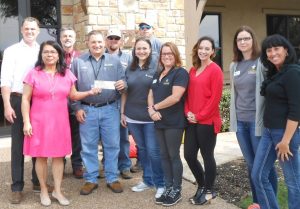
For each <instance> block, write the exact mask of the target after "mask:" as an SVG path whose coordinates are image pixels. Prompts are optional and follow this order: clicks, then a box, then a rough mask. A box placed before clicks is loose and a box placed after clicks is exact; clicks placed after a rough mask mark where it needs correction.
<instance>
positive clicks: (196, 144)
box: [184, 36, 223, 205]
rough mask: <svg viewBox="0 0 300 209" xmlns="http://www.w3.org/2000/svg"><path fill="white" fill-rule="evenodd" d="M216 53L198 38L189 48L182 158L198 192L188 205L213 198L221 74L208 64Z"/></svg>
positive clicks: (208, 42)
mask: <svg viewBox="0 0 300 209" xmlns="http://www.w3.org/2000/svg"><path fill="white" fill-rule="evenodd" d="M215 52H216V48H215V44H214V40H213V39H212V38H210V37H207V36H205V37H202V38H200V39H199V40H198V41H197V43H196V44H195V45H194V47H193V52H192V57H193V67H192V68H191V69H190V73H189V74H190V82H189V86H188V90H187V97H186V101H185V106H184V112H185V115H186V118H187V120H188V122H189V123H188V127H187V128H186V132H185V141H184V158H185V159H186V161H187V163H188V166H189V168H190V169H191V171H192V173H193V175H194V177H195V178H196V181H197V184H198V189H197V191H196V193H195V195H194V196H193V197H192V198H190V200H191V202H192V204H195V205H203V204H206V203H208V202H210V201H211V200H212V199H213V198H215V197H216V193H215V192H214V190H213V186H214V181H215V178H216V161H215V158H214V149H215V146H216V139H217V133H219V132H220V130H221V125H222V122H221V116H220V111H219V103H220V100H221V96H222V89H223V72H222V70H221V68H220V67H219V66H218V65H217V64H216V63H215V62H213V61H212V58H213V57H214V55H215ZM199 150H200V152H201V155H202V157H203V160H204V168H205V171H204V170H203V168H202V165H201V163H200V162H199V160H198V159H197V156H198V152H199Z"/></svg>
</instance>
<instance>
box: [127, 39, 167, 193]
mask: <svg viewBox="0 0 300 209" xmlns="http://www.w3.org/2000/svg"><path fill="white" fill-rule="evenodd" d="M151 51H152V50H151V43H150V41H149V40H148V39H145V38H143V37H141V38H138V39H137V40H136V42H135V45H134V48H133V51H132V57H133V60H132V63H131V65H130V66H129V67H128V68H127V69H126V72H125V76H126V81H127V86H128V88H127V91H126V93H125V94H122V102H121V124H122V125H123V126H124V127H126V126H128V129H129V131H130V133H131V134H132V136H133V138H134V140H135V142H136V143H137V146H138V155H139V159H140V162H141V165H142V169H143V180H142V181H141V182H140V183H138V184H137V185H135V186H133V187H132V188H131V190H132V191H133V192H143V191H145V190H148V189H150V188H153V187H155V188H156V194H155V198H159V197H160V196H161V195H162V193H163V191H164V186H165V183H164V178H163V170H162V167H161V159H160V154H159V144H158V141H157V137H156V135H155V131H154V123H153V121H152V120H151V118H150V116H149V115H148V112H147V106H148V105H147V96H148V92H149V89H150V87H151V83H152V79H153V75H154V73H155V72H156V69H157V57H156V56H152V54H151Z"/></svg>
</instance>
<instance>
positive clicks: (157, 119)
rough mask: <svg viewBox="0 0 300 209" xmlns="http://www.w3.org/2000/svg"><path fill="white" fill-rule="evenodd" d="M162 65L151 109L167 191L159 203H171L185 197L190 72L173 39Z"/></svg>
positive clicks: (155, 80) (155, 79) (151, 96)
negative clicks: (183, 144)
mask: <svg viewBox="0 0 300 209" xmlns="http://www.w3.org/2000/svg"><path fill="white" fill-rule="evenodd" d="M159 64H160V65H161V67H162V70H161V71H159V72H157V73H156V74H155V75H154V77H153V82H152V86H151V90H150V92H149V96H148V105H149V107H148V108H149V109H148V112H149V115H150V117H151V118H152V120H154V124H155V131H156V135H157V138H158V141H159V145H160V155H161V160H162V167H163V171H164V176H165V184H166V189H165V192H164V193H163V195H162V196H161V197H160V198H157V199H156V203H157V204H162V205H164V206H171V205H175V204H176V203H177V202H179V201H180V200H181V184H182V170H183V168H182V162H181V159H180V155H179V148H180V145H181V141H182V134H183V130H184V127H185V125H186V120H185V117H184V101H183V95H184V92H185V90H186V88H187V85H188V80H189V75H188V73H187V71H186V70H185V69H184V68H182V67H181V65H182V62H181V59H180V54H179V51H178V48H177V46H176V45H175V44H173V43H171V42H167V43H165V44H163V45H162V48H161V51H160V58H159Z"/></svg>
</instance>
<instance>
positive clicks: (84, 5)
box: [61, 0, 185, 60]
mask: <svg viewBox="0 0 300 209" xmlns="http://www.w3.org/2000/svg"><path fill="white" fill-rule="evenodd" d="M85 12H86V13H85ZM61 13H62V25H63V26H64V25H71V26H73V27H74V28H75V30H76V33H77V43H76V46H77V48H78V49H81V50H83V49H86V45H85V43H84V41H85V36H86V34H87V33H88V32H89V31H91V30H103V31H105V30H107V29H108V28H109V27H115V26H118V27H119V28H120V29H121V30H122V32H123V34H124V37H125V43H124V47H125V48H130V47H131V46H132V44H133V43H134V37H135V36H136V34H137V32H138V28H137V26H138V24H139V23H140V22H141V21H142V20H143V19H145V18H147V19H150V20H151V21H152V22H153V23H154V27H155V36H156V37H157V38H159V39H160V40H161V41H162V42H166V41H172V42H174V43H176V44H177V46H178V48H179V50H180V52H181V55H182V58H183V59H184V60H185V37H184V2H183V0H62V1H61Z"/></svg>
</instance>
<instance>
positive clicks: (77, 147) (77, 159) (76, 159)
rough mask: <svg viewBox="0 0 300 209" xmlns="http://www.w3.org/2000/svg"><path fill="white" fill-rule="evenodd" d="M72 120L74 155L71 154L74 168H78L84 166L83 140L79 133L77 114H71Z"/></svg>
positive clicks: (70, 118)
mask: <svg viewBox="0 0 300 209" xmlns="http://www.w3.org/2000/svg"><path fill="white" fill-rule="evenodd" d="M69 120H70V128H71V137H72V155H71V163H72V168H73V170H74V169H77V168H81V167H82V159H81V155H80V152H81V140H80V134H79V122H78V121H77V119H76V116H75V115H73V114H69Z"/></svg>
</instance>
